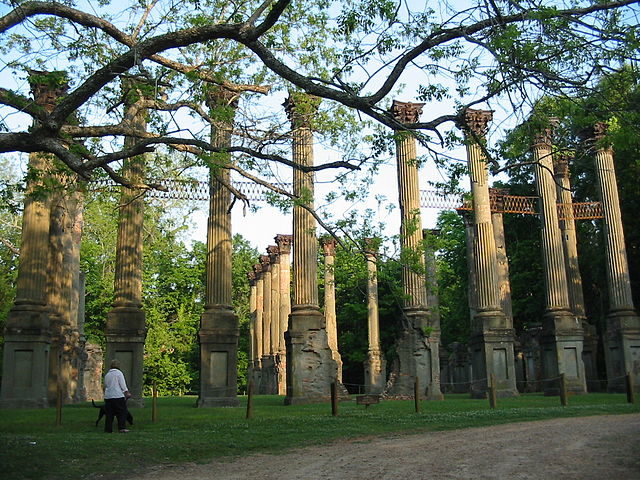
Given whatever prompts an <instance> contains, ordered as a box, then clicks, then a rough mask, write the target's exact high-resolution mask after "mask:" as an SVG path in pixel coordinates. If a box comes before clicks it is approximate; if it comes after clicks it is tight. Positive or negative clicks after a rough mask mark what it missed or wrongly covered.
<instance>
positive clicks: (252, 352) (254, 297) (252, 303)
mask: <svg viewBox="0 0 640 480" xmlns="http://www.w3.org/2000/svg"><path fill="white" fill-rule="evenodd" d="M247 280H249V373H248V378H249V379H251V378H253V365H254V363H255V360H256V316H257V305H256V303H257V301H258V286H257V281H256V274H255V272H254V271H253V270H251V271H250V272H247Z"/></svg>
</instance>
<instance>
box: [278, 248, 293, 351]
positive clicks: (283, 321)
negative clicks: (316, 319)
mask: <svg viewBox="0 0 640 480" xmlns="http://www.w3.org/2000/svg"><path fill="white" fill-rule="evenodd" d="M275 241H276V243H277V245H278V251H279V252H280V263H279V265H280V315H279V322H280V329H279V330H280V338H279V339H278V353H285V341H284V332H286V331H287V328H288V324H289V314H290V313H291V243H292V241H293V236H292V235H276V237H275Z"/></svg>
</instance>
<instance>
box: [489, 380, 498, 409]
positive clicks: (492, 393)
mask: <svg viewBox="0 0 640 480" xmlns="http://www.w3.org/2000/svg"><path fill="white" fill-rule="evenodd" d="M497 404H498V395H497V388H496V376H495V374H493V373H492V374H491V376H490V378H489V408H496V405H497Z"/></svg>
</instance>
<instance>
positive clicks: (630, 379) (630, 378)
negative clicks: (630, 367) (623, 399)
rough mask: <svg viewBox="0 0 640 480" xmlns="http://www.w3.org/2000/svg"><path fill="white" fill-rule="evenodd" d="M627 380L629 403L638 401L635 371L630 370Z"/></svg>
mask: <svg viewBox="0 0 640 480" xmlns="http://www.w3.org/2000/svg"><path fill="white" fill-rule="evenodd" d="M626 382H627V403H636V392H635V391H634V390H633V373H631V372H629V373H627V376H626Z"/></svg>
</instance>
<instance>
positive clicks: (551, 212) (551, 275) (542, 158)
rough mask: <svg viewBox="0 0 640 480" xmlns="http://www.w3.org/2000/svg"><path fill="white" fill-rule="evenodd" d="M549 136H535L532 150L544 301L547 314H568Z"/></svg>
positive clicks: (567, 295) (567, 293) (567, 296)
mask: <svg viewBox="0 0 640 480" xmlns="http://www.w3.org/2000/svg"><path fill="white" fill-rule="evenodd" d="M549 135H550V134H549V133H547V134H545V135H540V136H538V138H537V140H536V142H535V144H534V146H533V158H534V161H535V163H534V172H535V177H536V189H537V191H538V195H539V196H540V222H541V233H542V252H543V254H542V261H543V266H544V274H545V285H546V288H545V297H546V303H547V310H569V290H568V287H567V275H566V269H565V261H564V253H563V252H564V250H563V245H562V238H561V236H560V227H559V223H558V207H557V202H556V185H555V182H554V179H553V174H552V172H553V160H552V153H551V143H550V141H549V140H548V136H549Z"/></svg>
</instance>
